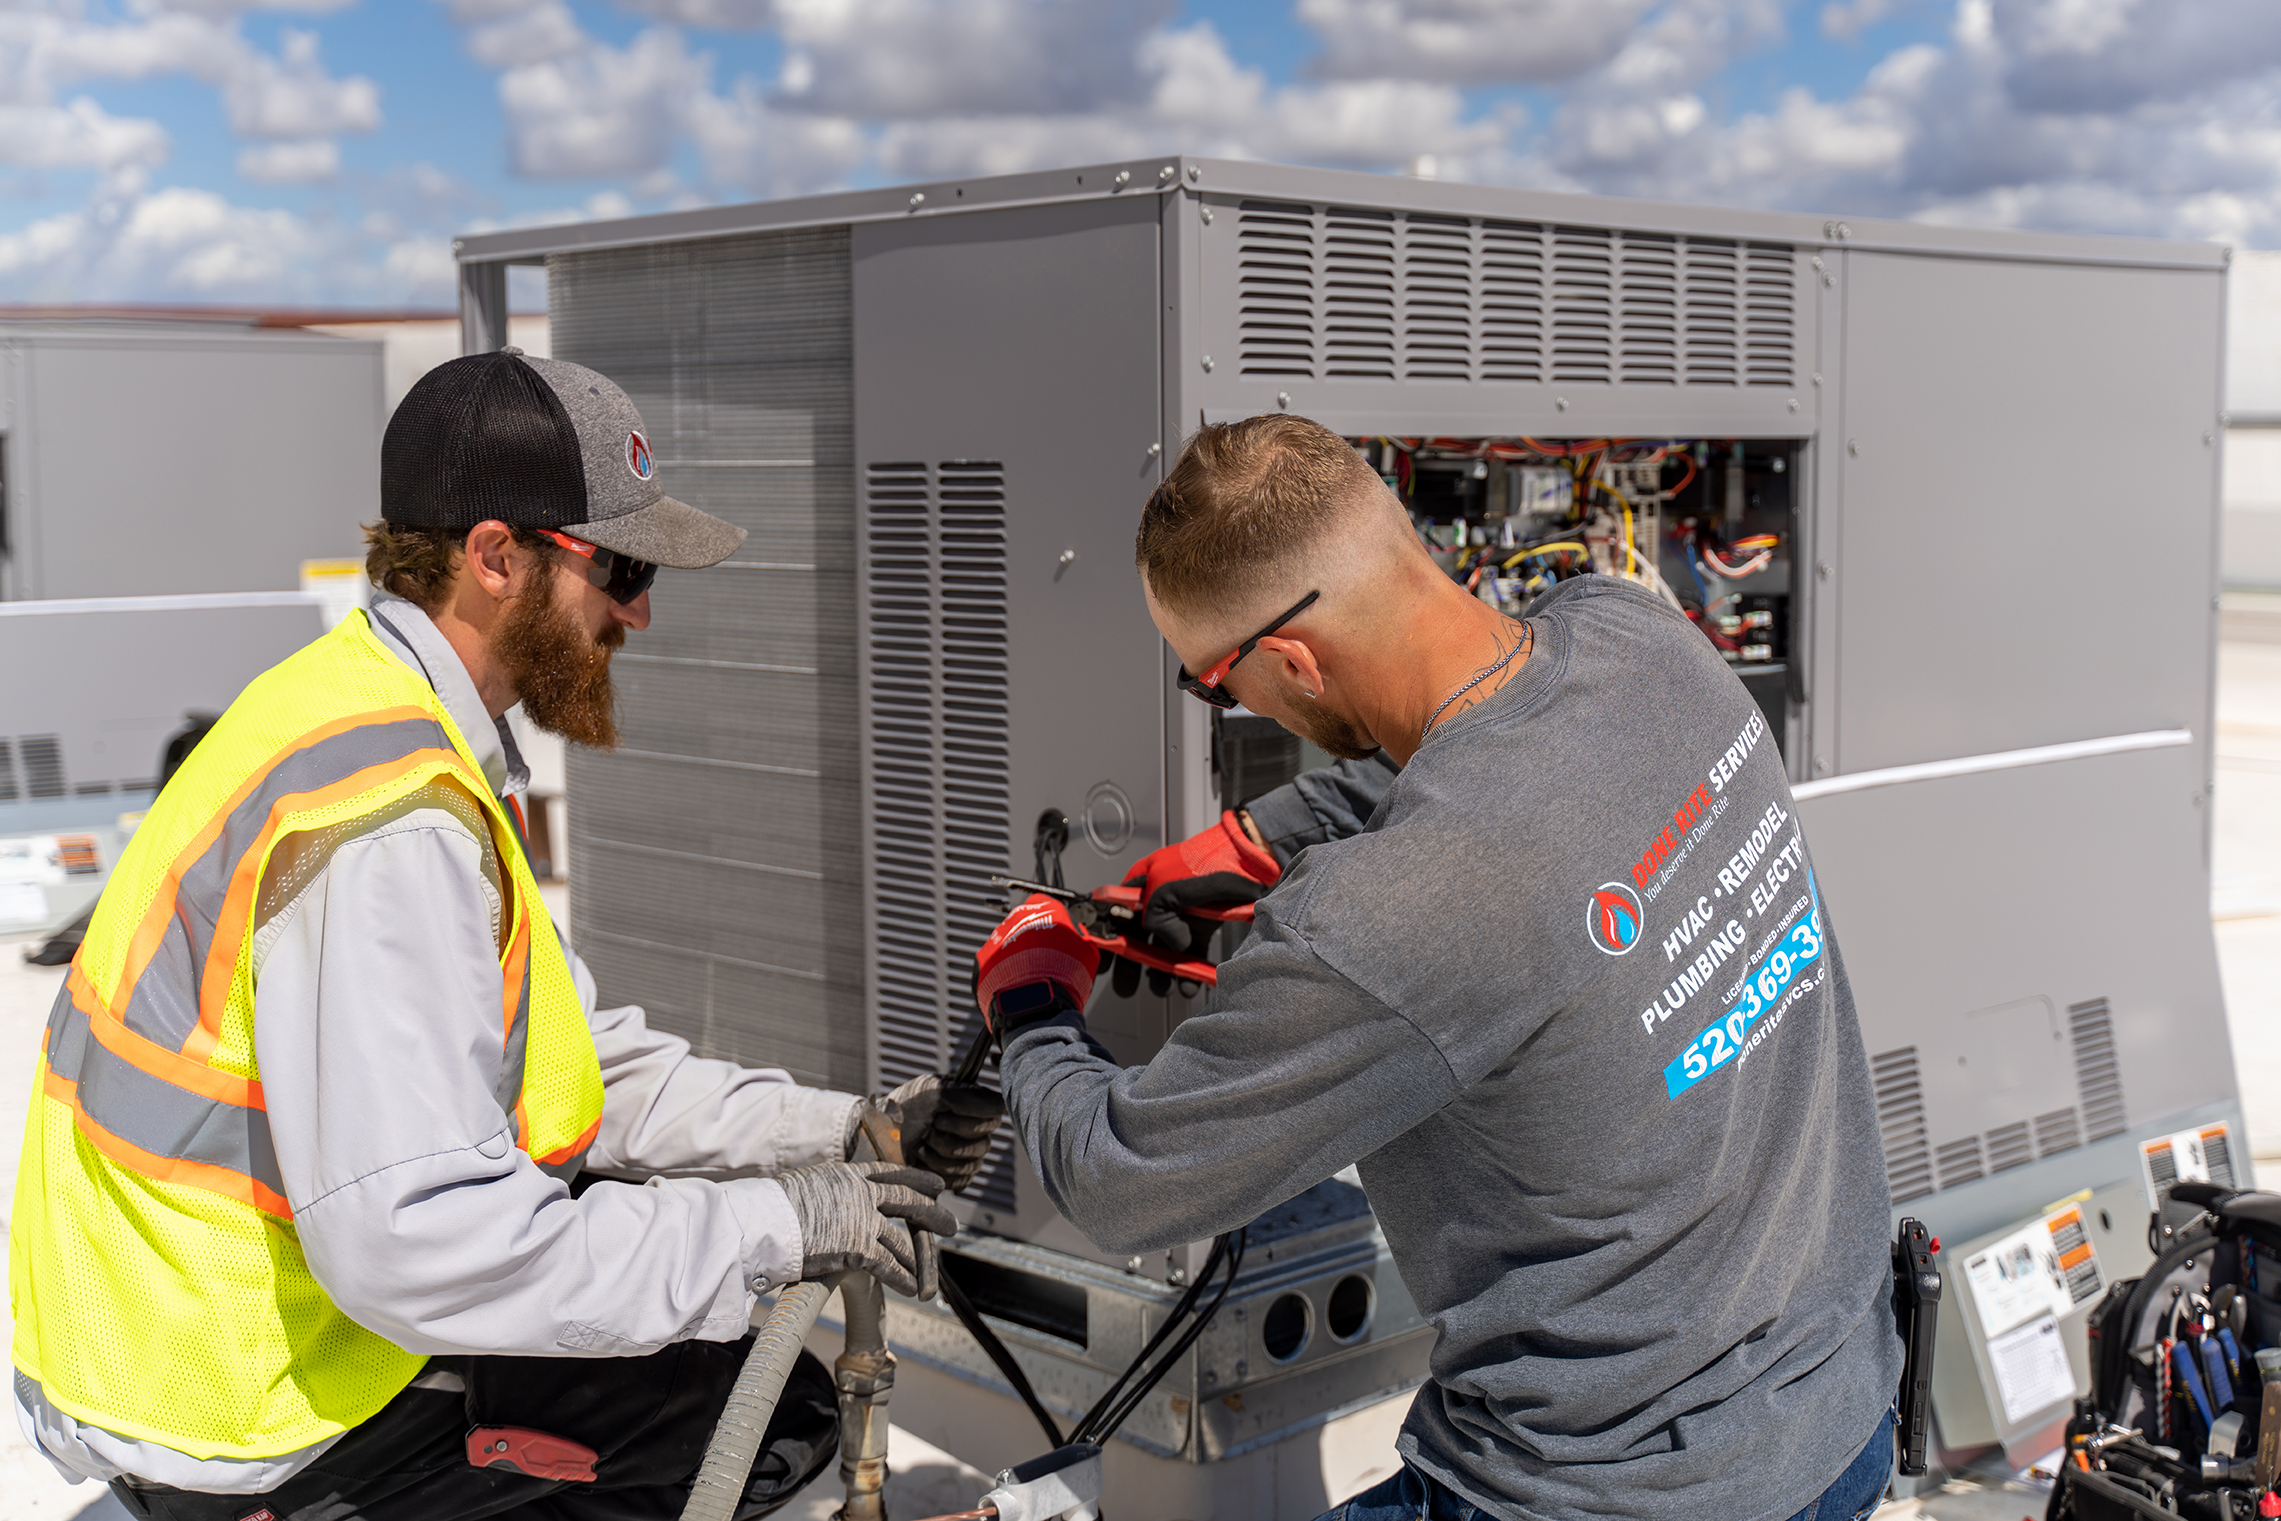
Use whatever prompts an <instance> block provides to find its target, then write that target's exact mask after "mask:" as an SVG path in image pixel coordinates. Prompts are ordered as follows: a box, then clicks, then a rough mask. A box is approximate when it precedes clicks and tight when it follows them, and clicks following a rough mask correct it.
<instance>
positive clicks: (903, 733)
mask: <svg viewBox="0 0 2281 1521" xmlns="http://www.w3.org/2000/svg"><path fill="white" fill-rule="evenodd" d="M864 482H865V498H864V499H865V535H866V538H865V553H866V555H867V556H868V557H869V566H870V572H871V590H870V600H869V609H868V610H869V612H870V615H871V619H870V626H871V636H870V654H871V682H870V686H869V688H868V690H867V692H866V694H865V696H866V700H867V701H868V702H869V704H870V708H871V733H872V776H873V788H872V839H873V842H874V847H873V850H874V853H873V859H872V881H873V884H874V893H875V901H876V908H877V914H876V918H877V923H878V934H877V937H876V940H875V942H874V943H875V945H876V947H877V1010H878V1023H877V1028H878V1032H879V1035H878V1046H877V1050H878V1060H879V1081H880V1083H881V1084H883V1085H885V1086H889V1087H892V1086H894V1085H895V1084H897V1083H900V1082H902V1081H904V1080H905V1079H906V1078H910V1077H915V1076H917V1075H918V1074H920V1073H922V1072H936V1071H941V1070H943V1069H944V1068H946V1067H947V1066H948V1065H949V1064H950V1062H951V1061H952V1060H953V1059H954V1058H953V1055H952V1052H951V1049H950V1047H951V1042H952V1041H953V1040H954V1039H955V1038H957V1037H958V1036H959V1035H961V1034H963V1032H964V1030H965V1028H966V1025H967V1024H968V1023H969V1022H970V1021H968V1020H967V1019H965V1018H964V1017H963V1016H964V1011H965V1007H966V989H967V980H968V978H967V973H968V969H969V968H970V967H971V966H972V964H973V957H974V952H975V949H976V948H977V947H978V946H980V945H981V943H982V942H983V940H984V939H985V938H987V937H988V935H989V933H990V931H991V930H992V929H993V928H995V927H996V925H997V923H998V920H999V918H1000V917H1001V916H1002V913H1003V910H1002V909H1000V908H999V907H998V900H999V897H1000V893H999V890H998V889H996V888H993V887H991V886H990V884H989V877H990V875H991V873H993V872H1003V871H1005V870H1006V869H1007V867H1008V864H1009V862H1010V860H1011V858H1012V851H1013V837H1012V834H1011V826H1010V824H1009V822H1008V819H1009V812H1008V810H1009V808H1010V807H1011V799H1012V794H1011V781H1010V777H1009V766H1010V760H1011V756H1010V751H1009V748H1008V746H1009V740H1008V733H1009V713H1008V696H1009V694H1008V674H1009V673H1008V667H1007V658H1008V651H1007V621H1006V620H1007V613H1006V473H1005V469H1004V467H1003V466H1002V465H1000V464H999V463H997V462H996V461H976V460H953V461H948V462H945V463H942V464H939V465H936V466H933V467H931V468H930V467H929V466H928V465H926V464H923V463H915V462H913V463H880V464H873V465H871V466H870V467H868V468H867V469H866V471H865V474H864ZM974 1196H975V1197H976V1198H977V1199H978V1200H979V1201H980V1202H982V1203H983V1204H986V1205H989V1206H991V1207H993V1208H997V1209H1003V1210H1006V1211H1008V1212H1011V1211H1012V1210H1013V1208H1014V1170H1013V1152H1012V1141H1011V1137H1010V1136H1009V1135H1007V1134H1006V1133H1005V1132H1003V1131H1002V1132H1001V1133H1000V1135H999V1137H998V1139H997V1140H996V1142H995V1143H994V1144H993V1146H992V1150H991V1156H990V1160H989V1161H988V1162H987V1163H986V1164H985V1166H984V1168H983V1172H982V1176H981V1178H980V1180H979V1181H978V1183H977V1184H976V1186H975V1190H974Z"/></svg>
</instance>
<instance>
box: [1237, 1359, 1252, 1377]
mask: <svg viewBox="0 0 2281 1521" xmlns="http://www.w3.org/2000/svg"><path fill="white" fill-rule="evenodd" d="M1250 1371H1251V1362H1250V1360H1249V1359H1244V1360H1240V1361H1238V1362H1237V1363H1236V1377H1237V1378H1242V1377H1243V1376H1244V1375H1245V1374H1246V1373H1249V1372H1250Z"/></svg>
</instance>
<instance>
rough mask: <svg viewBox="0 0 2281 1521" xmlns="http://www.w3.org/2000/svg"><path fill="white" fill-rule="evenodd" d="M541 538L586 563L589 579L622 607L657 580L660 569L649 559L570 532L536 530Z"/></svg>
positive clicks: (549, 529)
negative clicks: (573, 535) (625, 552)
mask: <svg viewBox="0 0 2281 1521" xmlns="http://www.w3.org/2000/svg"><path fill="white" fill-rule="evenodd" d="M535 531H536V532H537V533H538V535H539V537H541V538H543V539H552V540H553V541H554V542H555V543H557V544H560V545H561V546H562V547H563V548H565V549H567V550H569V551H570V552H571V553H572V554H574V555H577V556H579V557H581V558H582V559H584V560H585V561H586V565H585V571H586V579H587V580H588V581H591V582H592V583H593V584H594V585H595V586H597V587H599V588H601V590H602V594H603V595H604V596H606V597H608V598H609V599H610V600H611V601H612V602H615V603H617V604H618V605H619V606H620V607H625V606H628V605H629V604H631V603H632V602H633V600H634V599H635V598H636V597H638V596H640V595H641V594H642V593H643V592H645V591H648V590H649V584H650V583H651V582H652V581H655V580H656V579H657V567H656V566H655V565H652V564H650V562H649V561H647V560H636V559H634V558H633V557H632V556H630V555H622V554H620V553H618V552H617V551H616V550H614V549H604V548H603V547H602V546H601V545H599V544H589V543H587V542H586V541H585V540H584V539H574V538H572V537H571V536H570V535H569V534H567V533H556V532H555V531H554V530H553V529H551V528H541V529H537V530H535Z"/></svg>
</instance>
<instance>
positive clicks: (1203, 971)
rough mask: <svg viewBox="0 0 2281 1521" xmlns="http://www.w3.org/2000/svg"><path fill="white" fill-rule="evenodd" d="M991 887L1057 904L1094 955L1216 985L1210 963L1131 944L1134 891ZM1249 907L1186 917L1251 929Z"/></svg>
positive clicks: (1000, 882) (1137, 901)
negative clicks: (1105, 954) (1247, 925)
mask: <svg viewBox="0 0 2281 1521" xmlns="http://www.w3.org/2000/svg"><path fill="white" fill-rule="evenodd" d="M990 885H991V886H992V887H1008V888H1012V889H1014V890H1015V891H1017V892H1024V893H1043V894H1045V896H1047V897H1049V898H1052V899H1055V900H1056V901H1058V902H1059V903H1061V904H1062V905H1063V906H1064V907H1066V908H1067V909H1068V910H1069V917H1070V920H1071V921H1072V922H1073V923H1075V924H1076V926H1077V930H1078V933H1079V934H1081V935H1083V936H1084V937H1085V941H1086V943H1087V944H1088V945H1091V946H1092V947H1093V948H1094V949H1096V950H1102V951H1107V952H1108V953H1109V954H1110V955H1112V956H1122V957H1124V958H1125V960H1127V961H1132V962H1137V963H1139V964H1140V965H1141V966H1145V967H1149V968H1151V969H1153V970H1155V971H1159V972H1166V973H1169V974H1171V975H1172V976H1174V977H1178V978H1181V979H1183V980H1185V981H1188V982H1200V983H1203V984H1204V985H1205V986H1206V987H1211V986H1214V985H1216V984H1217V983H1218V982H1219V980H1220V973H1219V968H1217V967H1215V966H1213V965H1212V964H1211V963H1210V962H1209V961H1180V960H1176V959H1175V958H1173V957H1171V956H1167V955H1166V954H1165V953H1164V952H1162V951H1160V950H1158V949H1157V948H1156V947H1154V946H1152V945H1149V944H1147V943H1146V942H1145V941H1142V940H1139V939H1136V938H1133V935H1134V932H1137V931H1138V930H1139V929H1140V916H1141V890H1140V889H1139V888H1138V887H1125V886H1114V887H1096V888H1094V889H1093V891H1091V892H1089V893H1081V892H1078V891H1076V890H1075V889H1074V888H1068V887H1049V886H1047V885H1046V884H1045V883H1043V882H1026V881H1024V880H1023V879H1022V878H1020V877H998V876H993V877H992V878H991V879H990ZM1251 907H1252V906H1251V905H1250V904H1249V903H1236V904H1231V905H1229V906H1228V907H1226V908H1196V909H1190V910H1188V913H1189V914H1190V915H1191V916H1192V917H1194V918H1198V919H1216V920H1219V921H1220V922H1222V923H1226V922H1227V921H1229V920H1237V921H1241V922H1244V923H1249V922H1250V920H1251Z"/></svg>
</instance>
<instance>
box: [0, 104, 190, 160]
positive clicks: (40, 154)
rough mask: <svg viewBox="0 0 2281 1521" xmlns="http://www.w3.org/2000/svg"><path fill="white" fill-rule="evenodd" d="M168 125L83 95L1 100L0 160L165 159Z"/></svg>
mask: <svg viewBox="0 0 2281 1521" xmlns="http://www.w3.org/2000/svg"><path fill="white" fill-rule="evenodd" d="M167 147H168V140H167V135H166V129H165V128H164V127H161V126H160V125H159V124H158V123H157V122H155V121H148V120H144V119H142V118H138V117H122V116H113V115H111V114H110V113H109V112H107V111H105V110H104V109H103V108H102V107H101V106H99V105H97V104H95V102H94V101H92V100H89V99H87V98H86V97H85V96H79V97H76V98H74V99H72V100H70V101H67V102H65V103H64V104H62V105H60V106H45V105H0V163H7V164H15V165H19V166H22V167H26V168H34V169H101V170H111V169H121V168H125V167H128V166H130V165H140V166H145V167H148V166H152V165H156V164H159V163H163V162H164V161H165V159H166V153H167Z"/></svg>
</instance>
